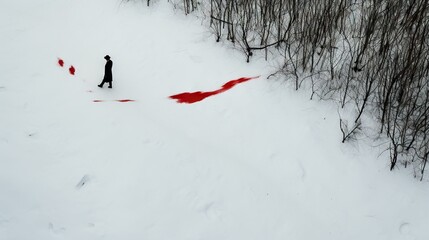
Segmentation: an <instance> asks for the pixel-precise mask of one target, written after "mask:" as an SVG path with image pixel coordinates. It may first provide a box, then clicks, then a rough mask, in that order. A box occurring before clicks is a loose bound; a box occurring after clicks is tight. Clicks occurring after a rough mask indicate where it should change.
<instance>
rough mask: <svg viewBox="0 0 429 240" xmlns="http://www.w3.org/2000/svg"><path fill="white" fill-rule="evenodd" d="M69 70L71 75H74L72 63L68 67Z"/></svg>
mask: <svg viewBox="0 0 429 240" xmlns="http://www.w3.org/2000/svg"><path fill="white" fill-rule="evenodd" d="M69 72H70V74H71V75H74V73H75V72H76V69H75V68H74V67H73V65H72V66H71V67H70V68H69Z"/></svg>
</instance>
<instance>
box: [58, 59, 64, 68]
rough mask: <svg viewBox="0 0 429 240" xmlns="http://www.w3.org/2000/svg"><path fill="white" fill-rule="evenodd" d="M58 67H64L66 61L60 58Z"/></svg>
mask: <svg viewBox="0 0 429 240" xmlns="http://www.w3.org/2000/svg"><path fill="white" fill-rule="evenodd" d="M58 65H60V66H61V67H64V61H63V60H62V59H61V58H58Z"/></svg>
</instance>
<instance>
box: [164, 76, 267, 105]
mask: <svg viewBox="0 0 429 240" xmlns="http://www.w3.org/2000/svg"><path fill="white" fill-rule="evenodd" d="M256 78H259V76H257V77H242V78H239V79H235V80H231V81H229V82H227V83H225V84H224V85H222V87H221V88H220V89H218V90H215V91H211V92H200V91H198V92H184V93H179V94H176V95H172V96H170V98H171V99H175V100H176V101H177V102H178V103H189V104H191V103H196V102H199V101H202V100H204V99H205V98H207V97H210V96H213V95H216V94H219V93H222V92H225V91H227V90H229V89H231V88H232V87H234V86H235V85H237V84H240V83H243V82H247V81H249V80H252V79H256Z"/></svg>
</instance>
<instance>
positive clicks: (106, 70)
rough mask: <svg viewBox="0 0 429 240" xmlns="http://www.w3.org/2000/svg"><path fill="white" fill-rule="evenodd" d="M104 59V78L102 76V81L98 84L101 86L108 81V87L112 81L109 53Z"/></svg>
mask: <svg viewBox="0 0 429 240" xmlns="http://www.w3.org/2000/svg"><path fill="white" fill-rule="evenodd" d="M104 59H106V66H104V78H103V81H102V82H101V83H100V85H98V86H99V87H101V88H102V87H103V85H104V84H105V83H109V88H112V81H113V77H112V67H113V62H112V60H110V56H109V55H106V56H104Z"/></svg>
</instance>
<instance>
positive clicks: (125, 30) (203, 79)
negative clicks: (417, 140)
mask: <svg viewBox="0 0 429 240" xmlns="http://www.w3.org/2000/svg"><path fill="white" fill-rule="evenodd" d="M105 54H109V55H110V56H111V57H112V60H113V78H114V82H113V89H108V88H106V87H105V88H103V89H99V88H98V87H97V84H99V83H100V81H101V79H102V77H103V71H104V64H105V60H104V59H103V57H104V55H105ZM57 58H61V59H63V60H64V62H65V65H64V67H60V66H59V65H58V64H57ZM71 65H73V66H74V67H75V68H76V74H75V75H74V76H72V75H70V74H69V73H68V68H69V67H70V66H71ZM0 66H1V71H0V110H1V117H0V239H1V240H51V239H69V240H76V239H79V240H97V239H100V240H101V239H102V240H117V239H124V240H141V239H147V240H152V239H153V240H167V239H169V240H170V239H175V240H182V239H183V240H185V239H186V240H194V239H195V240H197V239H201V240H220V239H222V240H228V239H231V240H262V239H263V240H285V239H291V240H292V239H293V240H315V239H326V240H344V239H347V240H362V239H365V240H417V239H418V240H426V239H429V227H428V222H429V204H428V200H429V185H428V184H429V183H428V182H427V181H423V182H420V181H418V180H416V179H414V178H413V177H412V172H411V171H409V170H407V169H405V170H400V171H398V170H395V171H393V172H390V171H389V161H388V154H387V153H386V152H383V149H384V147H385V146H379V147H378V145H377V144H376V143H374V142H371V141H370V140H369V138H368V137H361V140H360V141H359V142H351V143H346V144H342V143H341V134H340V131H339V123H338V114H337V112H336V107H335V106H332V104H330V103H328V102H319V101H314V100H313V101H310V100H309V93H308V92H306V91H298V92H296V91H293V90H292V89H291V88H290V87H289V86H288V84H284V83H282V82H281V81H278V80H271V79H269V80H267V76H268V75H269V74H270V73H272V70H273V69H272V68H271V67H270V66H269V64H268V63H267V62H265V61H264V60H263V59H262V58H260V59H259V58H258V57H256V58H255V59H253V60H252V62H251V63H246V62H245V58H244V56H243V55H242V54H241V53H240V52H239V51H233V50H231V47H228V45H227V44H221V43H216V42H215V41H214V38H213V37H212V36H211V35H210V33H209V30H208V29H207V27H206V26H203V25H202V24H201V20H198V19H197V18H195V17H193V16H185V15H183V14H182V13H181V12H179V11H174V10H173V8H172V6H171V5H170V4H168V3H167V1H158V2H155V3H154V4H153V5H152V6H151V7H149V8H148V7H146V6H145V3H136V2H130V3H121V1H117V0H90V1H88V0H73V1H71V0H37V1H34V0H20V1H2V3H1V7H0ZM258 75H260V76H261V77H260V78H259V79H256V80H251V81H248V82H245V83H242V84H240V85H237V86H235V87H234V88H232V89H231V90H229V91H227V92H224V93H222V94H219V95H216V96H212V97H209V98H207V99H205V100H203V101H201V102H197V103H194V104H179V103H176V102H175V101H173V100H171V99H169V98H168V96H170V95H173V94H178V93H182V92H188V91H190V92H193V91H212V90H216V89H218V88H219V87H220V86H222V85H223V84H224V83H225V82H227V81H229V80H232V79H237V78H240V77H252V76H258ZM96 99H100V100H114V99H135V100H136V102H128V103H119V102H102V103H94V102H93V100H96Z"/></svg>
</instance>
